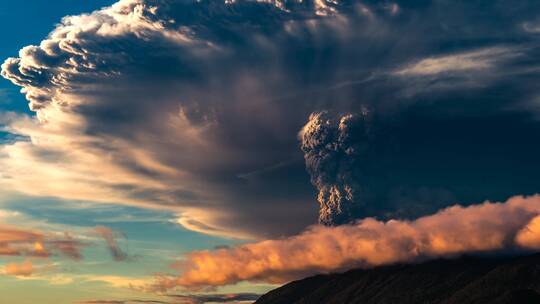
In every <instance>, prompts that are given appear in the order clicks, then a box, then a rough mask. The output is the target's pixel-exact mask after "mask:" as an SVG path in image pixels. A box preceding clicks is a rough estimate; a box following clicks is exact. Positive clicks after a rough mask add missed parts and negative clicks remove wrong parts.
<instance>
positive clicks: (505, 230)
mask: <svg viewBox="0 0 540 304" xmlns="http://www.w3.org/2000/svg"><path fill="white" fill-rule="evenodd" d="M539 215H540V196H539V195H535V196H530V197H521V196H516V197H513V198H511V199H509V200H508V201H506V202H505V203H491V202H485V203H483V204H480V205H474V206H470V207H461V206H457V205H456V206H453V207H449V208H447V209H443V210H441V211H439V212H437V213H436V214H433V215H430V216H425V217H421V218H418V219H417V220H414V221H402V220H390V221H387V222H383V221H378V220H376V219H373V218H366V219H364V220H361V221H358V222H357V223H355V224H351V225H343V226H338V227H324V226H312V227H310V228H309V229H308V230H306V231H305V232H303V233H301V234H299V235H296V236H293V237H289V238H285V239H280V240H268V241H262V242H257V243H251V244H246V245H240V246H237V247H233V248H222V249H217V250H213V251H207V250H205V251H196V252H193V253H191V254H189V255H188V256H187V258H186V260H184V261H181V262H179V263H177V264H176V265H174V267H175V268H177V269H179V270H180V276H179V277H177V278H174V279H164V278H161V280H160V282H159V283H158V284H157V286H156V288H161V289H168V288H173V287H176V286H182V287H185V288H193V289H197V288H203V287H208V286H219V285H227V284H234V283H237V282H240V281H264V282H270V283H283V282H286V281H289V280H292V279H296V278H300V277H303V276H307V275H312V274H315V273H321V272H332V271H340V270H345V269H348V268H352V267H372V266H377V265H383V264H391V263H396V262H410V261H419V260H423V259H428V258H435V257H443V256H453V255H459V254H463V253H471V252H486V251H494V250H501V249H507V248H524V249H530V248H534V249H538V248H540V216H539Z"/></svg>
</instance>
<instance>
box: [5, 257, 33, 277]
mask: <svg viewBox="0 0 540 304" xmlns="http://www.w3.org/2000/svg"><path fill="white" fill-rule="evenodd" d="M33 272H34V266H33V264H32V262H31V261H28V260H27V261H24V262H22V263H10V264H7V265H6V266H4V274H7V275H13V276H24V277H28V276H31V275H32V273H33Z"/></svg>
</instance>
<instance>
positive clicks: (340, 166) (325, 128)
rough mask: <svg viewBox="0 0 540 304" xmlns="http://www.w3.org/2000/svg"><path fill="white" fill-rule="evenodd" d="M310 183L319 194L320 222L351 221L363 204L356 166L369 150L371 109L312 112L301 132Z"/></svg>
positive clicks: (339, 222)
mask: <svg viewBox="0 0 540 304" xmlns="http://www.w3.org/2000/svg"><path fill="white" fill-rule="evenodd" d="M299 138H300V141H301V149H302V151H303V152H304V158H305V161H306V167H307V170H308V172H309V174H310V175H311V182H312V183H313V185H314V186H315V187H317V189H318V191H319V193H318V196H317V200H318V201H319V204H320V209H319V223H321V224H324V225H339V224H343V223H346V222H348V221H350V220H351V219H352V218H353V214H354V213H355V210H357V209H360V208H361V207H362V179H363V177H362V176H361V174H360V173H358V171H360V172H361V169H360V170H353V169H356V168H357V166H358V164H359V162H365V159H364V156H366V155H367V154H368V153H369V149H370V143H369V142H370V123H369V112H368V111H367V110H364V111H362V112H360V113H359V114H355V115H353V114H347V115H344V116H342V117H341V118H339V119H331V118H329V115H328V113H327V112H319V113H314V114H311V116H310V117H309V121H308V123H307V124H306V125H305V126H304V127H303V128H302V130H301V131H300V134H299Z"/></svg>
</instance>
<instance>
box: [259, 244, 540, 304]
mask: <svg viewBox="0 0 540 304" xmlns="http://www.w3.org/2000/svg"><path fill="white" fill-rule="evenodd" d="M255 303H256V304H360V303H361V304H371V303H373V304H384V303H397V304H407V303H411V304H413V303H414V304H428V303H429V304H432V303H437V304H480V303H482V304H483V303H490V304H510V303H512V304H529V303H531V304H532V303H540V254H535V255H531V256H526V257H517V258H516V257H514V258H508V257H506V258H500V257H499V258H494V257H483V258H480V257H464V258H460V259H453V260H450V259H447V260H446V259H445V260H443V259H441V260H434V261H429V262H425V263H422V264H409V265H394V266H385V267H378V268H374V269H367V270H361V269H359V270H351V271H348V272H345V273H341V274H330V275H318V276H314V277H310V278H306V279H303V280H299V281H294V282H291V283H289V284H286V285H284V286H282V287H280V288H277V289H274V290H272V291H270V292H268V293H267V294H265V295H263V296H262V297H261V298H259V300H257V302H255Z"/></svg>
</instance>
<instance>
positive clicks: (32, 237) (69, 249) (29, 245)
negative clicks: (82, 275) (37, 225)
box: [0, 225, 86, 260]
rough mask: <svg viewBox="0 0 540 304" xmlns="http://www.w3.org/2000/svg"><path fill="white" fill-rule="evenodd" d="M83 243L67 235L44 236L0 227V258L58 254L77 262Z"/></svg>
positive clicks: (3, 226) (36, 232)
mask: <svg viewBox="0 0 540 304" xmlns="http://www.w3.org/2000/svg"><path fill="white" fill-rule="evenodd" d="M84 246H86V244H85V243H83V242H81V241H79V240H76V239H74V238H73V237H72V236H71V235H70V234H69V233H64V235H63V236H60V235H54V234H45V233H43V232H40V231H33V230H26V229H21V228H17V227H13V226H7V225H0V256H2V255H4V256H27V257H48V256H50V255H51V254H60V255H63V256H66V257H68V258H71V259H74V260H79V259H81V258H82V255H81V253H80V250H81V248H82V247H84Z"/></svg>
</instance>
